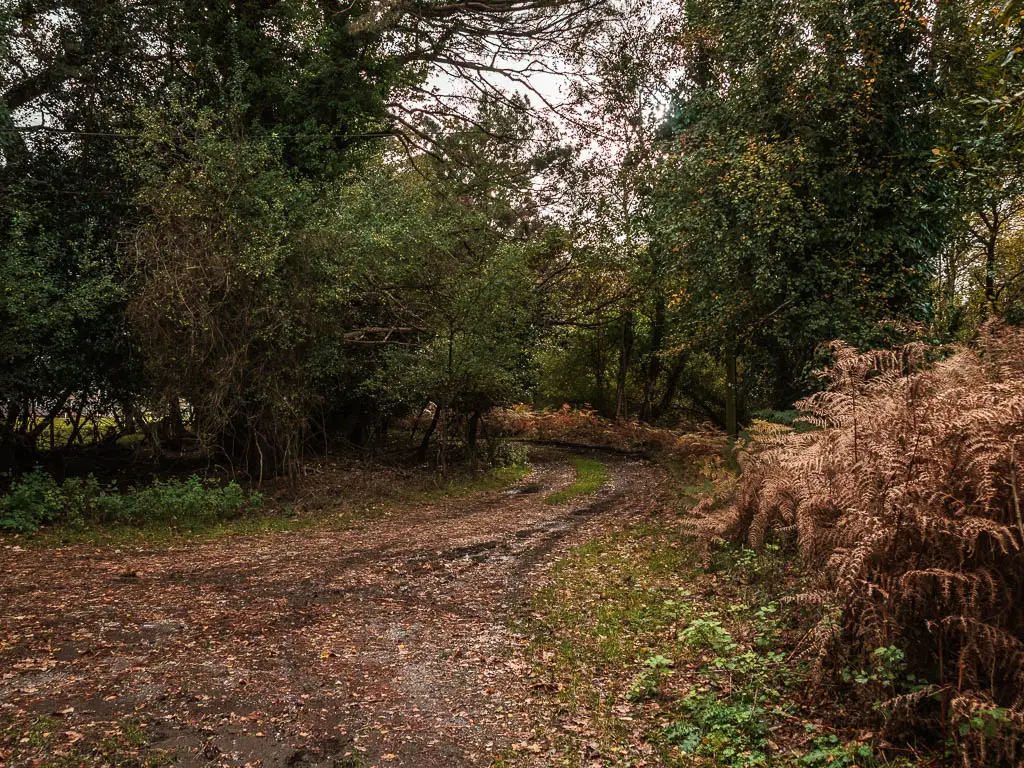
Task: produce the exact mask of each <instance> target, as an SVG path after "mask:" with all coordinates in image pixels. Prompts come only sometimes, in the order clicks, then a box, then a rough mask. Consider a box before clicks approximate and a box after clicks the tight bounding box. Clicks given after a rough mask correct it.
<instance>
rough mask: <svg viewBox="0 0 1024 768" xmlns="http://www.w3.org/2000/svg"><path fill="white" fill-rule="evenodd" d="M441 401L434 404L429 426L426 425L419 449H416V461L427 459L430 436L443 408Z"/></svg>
mask: <svg viewBox="0 0 1024 768" xmlns="http://www.w3.org/2000/svg"><path fill="white" fill-rule="evenodd" d="M444 407H445V406H444V404H443V403H437V404H436V405H435V406H434V418H433V419H431V420H430V426H429V427H427V432H426V434H425V435H423V440H422V441H421V442H420V447H419V450H418V451H416V461H419V462H424V461H426V460H427V450H428V449H429V448H430V438H431V437H432V436H433V434H434V430H435V429H437V423H438V422H439V421H440V420H441V411H443V410H444Z"/></svg>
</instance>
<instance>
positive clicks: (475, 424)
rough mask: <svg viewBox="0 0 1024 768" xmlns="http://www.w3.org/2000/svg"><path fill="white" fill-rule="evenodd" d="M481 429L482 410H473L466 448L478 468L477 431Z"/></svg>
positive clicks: (472, 463)
mask: <svg viewBox="0 0 1024 768" xmlns="http://www.w3.org/2000/svg"><path fill="white" fill-rule="evenodd" d="M479 430H480V411H479V410H476V411H473V415H472V416H470V417H469V428H468V434H467V436H466V450H467V451H468V452H469V462H470V464H471V465H472V466H473V468H474V469H475V468H476V439H477V433H478V432H479Z"/></svg>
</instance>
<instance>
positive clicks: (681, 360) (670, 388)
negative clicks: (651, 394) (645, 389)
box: [654, 355, 686, 418]
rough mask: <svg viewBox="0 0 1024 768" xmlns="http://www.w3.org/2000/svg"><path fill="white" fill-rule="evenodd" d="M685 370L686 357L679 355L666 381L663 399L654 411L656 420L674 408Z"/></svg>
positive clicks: (662, 394)
mask: <svg viewBox="0 0 1024 768" xmlns="http://www.w3.org/2000/svg"><path fill="white" fill-rule="evenodd" d="M685 368H686V357H685V356H684V355H679V357H677V358H676V361H675V362H674V363H673V364H672V367H671V368H670V369H669V371H668V379H667V380H666V381H665V389H664V390H662V393H661V399H660V400H659V401H658V405H657V407H656V408H655V409H654V416H655V418H657V417H658V416H661V415H663V414H664V413H665V412H666V411H667V410H668V409H669V408H671V407H672V402H673V401H674V400H675V399H676V392H677V391H678V390H679V380H680V379H682V377H683V371H684V370H685Z"/></svg>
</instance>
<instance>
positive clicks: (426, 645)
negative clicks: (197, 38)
mask: <svg viewBox="0 0 1024 768" xmlns="http://www.w3.org/2000/svg"><path fill="white" fill-rule="evenodd" d="M568 458H569V454H568V453H566V452H564V451H557V450H553V449H539V450H536V451H535V456H534V462H535V464H534V471H533V472H532V473H531V475H530V477H528V478H527V479H526V480H524V481H523V482H522V483H520V484H519V485H518V486H516V487H514V488H512V489H510V490H507V491H495V492H488V493H484V494H478V495H476V496H473V497H466V498H459V499H451V500H446V501H443V502H440V503H435V504H421V505H414V506H411V507H407V508H404V509H399V510H395V511H394V512H392V513H390V514H388V515H387V516H385V517H383V518H380V519H374V520H367V521H365V522H364V523H362V524H359V525H358V526H356V527H355V528H353V529H350V530H342V531H331V530H307V531H301V532H293V533H287V534H285V533H280V534H269V535H264V536H253V537H238V538H227V539H221V540H218V541H214V542H210V543H203V544H194V543H193V544H188V545H185V546H183V547H180V548H177V549H173V550H170V551H163V552H149V553H131V552H122V551H119V550H115V549H112V548H109V549H99V550H97V549H96V548H75V547H72V548H67V549H65V550H61V551H57V552H54V551H50V552H46V551H22V552H16V553H12V554H10V556H9V558H8V561H7V562H6V563H5V565H4V568H3V570H0V599H2V603H3V605H2V606H0V607H2V611H0V641H2V642H0V669H2V670H4V671H3V673H2V676H0V718H4V719H5V720H8V721H11V722H22V721H24V720H25V719H26V718H31V717H32V716H34V715H36V714H39V713H47V714H50V715H55V716H57V717H58V718H59V720H60V728H61V729H62V731H63V732H70V733H79V734H85V738H86V740H87V739H88V738H89V734H90V733H91V731H90V728H92V729H94V730H95V729H96V727H97V724H98V727H99V730H102V729H103V728H104V727H105V728H108V729H109V728H114V727H116V724H117V723H118V722H119V721H121V720H122V719H123V718H125V717H132V718H134V719H136V720H139V721H141V722H143V723H145V724H146V728H145V732H146V733H147V734H148V736H149V738H150V739H151V745H152V747H153V748H159V749H165V750H171V751H173V753H174V754H175V758H174V764H175V765H180V766H185V767H186V768H190V767H193V766H194V767H198V766H245V765H260V766H264V767H268V766H282V767H283V766H294V765H309V766H323V767H326V766H380V767H381V768H383V766H410V767H415V768H433V767H434V766H436V767H437V768H456V767H457V766H473V765H489V764H490V762H491V760H492V757H493V756H494V755H495V754H497V753H498V752H499V751H500V750H502V749H504V748H506V747H508V746H509V745H510V744H512V743H514V742H516V741H517V740H519V739H521V738H523V737H524V729H525V727H526V723H527V721H528V712H527V709H528V707H529V704H528V703H527V702H528V700H529V698H530V697H531V695H535V692H534V693H533V694H531V692H530V689H529V682H528V680H527V676H526V674H525V673H526V671H527V669H526V667H527V665H526V664H525V663H524V662H523V661H522V659H521V658H520V657H519V656H518V655H517V653H516V649H517V647H519V646H521V645H522V643H523V638H521V637H518V636H516V635H515V634H514V632H513V631H512V630H511V629H510V626H511V623H512V619H513V618H514V616H515V615H516V614H517V613H519V612H522V611H523V610H524V609H525V608H528V606H529V601H530V598H531V595H532V592H533V587H532V585H533V583H534V581H535V579H536V578H537V576H538V574H540V573H542V572H543V571H544V570H545V568H547V567H548V565H549V564H550V563H552V562H554V561H555V560H557V558H558V556H559V555H560V553H562V552H564V551H566V550H567V549H568V548H569V547H571V546H572V545H573V544H575V543H578V542H581V541H584V540H586V539H587V538H588V536H591V535H593V533H594V531H595V530H596V529H598V528H600V527H602V526H605V527H607V526H611V525H615V524H616V521H617V520H619V519H620V518H621V517H623V516H628V515H631V514H633V513H635V512H638V511H643V507H644V505H645V504H648V503H649V501H650V493H649V488H650V486H651V485H652V480H653V479H654V478H655V476H656V475H657V473H659V472H660V470H658V469H657V468H656V467H653V466H651V465H649V464H645V463H643V462H640V461H637V460H634V459H630V458H626V457H621V456H603V457H602V461H604V462H605V463H606V464H607V465H608V467H609V470H610V475H611V478H610V482H609V483H607V484H606V485H605V486H604V487H603V488H602V489H601V490H600V491H599V492H598V493H597V494H595V495H594V496H592V497H590V498H587V499H581V500H579V501H578V502H577V503H575V504H569V505H566V506H563V507H553V506H551V505H548V504H546V503H545V502H544V498H545V497H546V496H547V494H548V493H550V492H551V491H553V490H557V489H559V488H562V487H565V486H566V485H568V484H569V482H571V479H572V468H571V466H570V465H569V463H568ZM125 574H137V576H132V577H130V578H126V577H125ZM61 713H63V714H61ZM90 724H91V725H90ZM79 746H81V745H79ZM59 748H60V747H59V745H57V746H55V747H54V749H59Z"/></svg>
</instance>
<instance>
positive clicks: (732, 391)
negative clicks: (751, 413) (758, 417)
mask: <svg viewBox="0 0 1024 768" xmlns="http://www.w3.org/2000/svg"><path fill="white" fill-rule="evenodd" d="M738 390H739V377H738V375H737V372H736V350H735V349H731V348H730V349H728V350H726V353H725V431H726V434H728V436H729V438H730V439H735V438H737V437H739V433H740V431H739V422H738V418H737V410H738V409H737V393H738Z"/></svg>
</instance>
